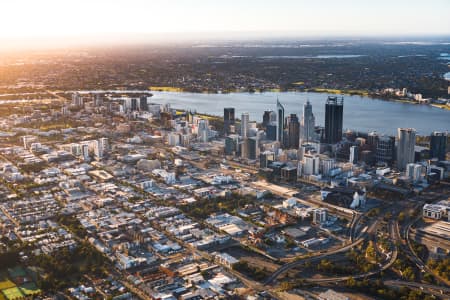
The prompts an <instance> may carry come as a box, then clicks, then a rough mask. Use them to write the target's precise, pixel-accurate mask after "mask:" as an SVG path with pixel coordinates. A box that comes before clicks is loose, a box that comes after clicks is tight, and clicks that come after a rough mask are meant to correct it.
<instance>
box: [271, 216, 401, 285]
mask: <svg viewBox="0 0 450 300" xmlns="http://www.w3.org/2000/svg"><path fill="white" fill-rule="evenodd" d="M378 222H379V219H377V220H375V221H374V222H373V223H372V224H371V225H370V227H369V229H368V230H367V232H366V233H365V234H364V235H363V236H361V237H359V238H358V239H357V240H356V241H355V242H353V243H351V244H350V245H347V246H344V247H342V248H339V249H336V250H333V251H329V252H326V253H323V254H319V255H316V256H312V257H307V258H304V259H299V260H297V261H294V262H291V263H288V264H285V265H283V266H281V267H280V268H279V269H278V270H276V271H275V272H274V273H273V274H272V275H271V276H270V277H269V278H268V279H267V280H266V281H265V282H264V285H269V284H271V283H273V282H274V280H275V279H276V278H277V277H278V276H280V275H281V274H283V273H285V272H287V271H288V270H290V269H292V268H295V267H297V266H299V265H302V264H304V263H307V262H313V261H317V260H321V259H322V258H325V257H328V256H332V255H335V254H338V253H342V252H346V251H348V250H350V249H351V248H353V247H355V246H357V245H359V244H360V243H362V242H364V241H365V239H366V237H367V236H368V234H369V233H372V232H374V231H375V229H376V227H377V225H378ZM389 232H390V236H391V238H392V239H393V240H394V241H398V239H399V238H400V233H399V232H398V223H397V222H394V221H391V222H390V226H389ZM397 255H398V249H397V247H396V246H395V248H394V251H393V252H392V256H391V258H390V260H389V261H388V262H387V263H386V264H385V265H383V266H382V267H381V268H380V269H378V270H375V271H371V272H367V273H363V274H359V275H354V276H340V277H328V278H322V279H312V280H307V281H311V282H316V283H317V282H336V281H346V280H348V279H350V278H355V279H358V278H365V277H369V276H372V275H375V274H378V273H380V272H381V271H384V270H387V269H389V268H390V267H391V266H392V264H393V263H394V262H395V260H396V259H397Z"/></svg>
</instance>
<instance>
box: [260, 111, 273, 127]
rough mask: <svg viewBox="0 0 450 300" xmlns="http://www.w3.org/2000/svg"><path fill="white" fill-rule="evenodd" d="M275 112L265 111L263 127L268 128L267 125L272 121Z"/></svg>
mask: <svg viewBox="0 0 450 300" xmlns="http://www.w3.org/2000/svg"><path fill="white" fill-rule="evenodd" d="M273 114H274V112H273V111H272V110H266V111H264V114H263V121H262V127H263V128H266V126H267V125H269V124H270V122H272V115H273Z"/></svg>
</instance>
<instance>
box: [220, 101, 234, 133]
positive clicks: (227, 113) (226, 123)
mask: <svg viewBox="0 0 450 300" xmlns="http://www.w3.org/2000/svg"><path fill="white" fill-rule="evenodd" d="M234 123H235V119H234V108H233V107H225V108H224V109H223V130H224V132H225V134H229V133H230V125H234Z"/></svg>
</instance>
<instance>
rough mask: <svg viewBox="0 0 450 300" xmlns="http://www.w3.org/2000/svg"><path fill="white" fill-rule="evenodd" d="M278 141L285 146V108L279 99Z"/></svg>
mask: <svg viewBox="0 0 450 300" xmlns="http://www.w3.org/2000/svg"><path fill="white" fill-rule="evenodd" d="M277 122H278V127H277V141H279V142H280V143H281V144H283V134H284V107H283V105H281V103H280V101H279V100H278V99H277Z"/></svg>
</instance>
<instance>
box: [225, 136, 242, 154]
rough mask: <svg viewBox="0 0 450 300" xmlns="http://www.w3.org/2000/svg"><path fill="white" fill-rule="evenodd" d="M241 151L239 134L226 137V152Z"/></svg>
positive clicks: (236, 152) (234, 152) (235, 152)
mask: <svg viewBox="0 0 450 300" xmlns="http://www.w3.org/2000/svg"><path fill="white" fill-rule="evenodd" d="M238 153H239V136H238V135H237V134H231V135H229V136H227V137H226V138H225V154H226V155H236V154H238Z"/></svg>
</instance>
